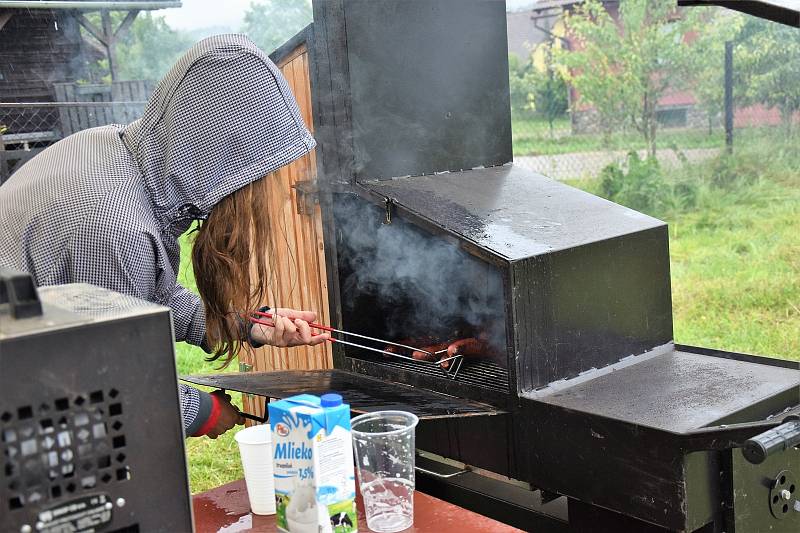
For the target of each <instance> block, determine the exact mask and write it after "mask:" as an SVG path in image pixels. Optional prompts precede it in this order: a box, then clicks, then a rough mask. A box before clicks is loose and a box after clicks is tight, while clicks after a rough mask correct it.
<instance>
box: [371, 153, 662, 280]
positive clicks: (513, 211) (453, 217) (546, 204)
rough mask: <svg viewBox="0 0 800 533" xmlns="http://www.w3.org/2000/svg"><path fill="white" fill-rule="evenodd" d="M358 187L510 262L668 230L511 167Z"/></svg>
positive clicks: (632, 212) (514, 166) (522, 169)
mask: <svg viewBox="0 0 800 533" xmlns="http://www.w3.org/2000/svg"><path fill="white" fill-rule="evenodd" d="M362 185H363V186H364V187H365V188H367V189H369V190H371V191H374V192H375V193H377V194H378V195H380V196H382V197H386V198H389V199H391V200H393V201H394V202H395V203H396V204H398V205H400V206H404V207H405V208H406V209H408V210H409V211H412V212H414V213H417V214H418V215H419V216H421V217H424V218H426V219H427V220H430V221H431V223H432V224H435V225H437V226H439V227H441V228H444V229H445V230H447V231H449V232H451V233H452V234H454V235H458V236H460V237H461V238H462V239H466V240H468V241H471V242H473V243H475V244H476V245H478V246H480V247H481V248H483V249H485V250H487V252H488V253H490V254H491V255H493V256H496V257H500V258H503V259H505V260H507V261H515V260H520V259H525V258H528V257H532V256H537V255H542V254H546V253H552V252H555V251H558V250H563V249H567V248H572V247H575V246H580V245H583V244H588V243H591V242H595V241H601V240H605V239H609V238H612V237H619V236H622V235H627V234H629V233H634V232H638V231H643V230H646V229H651V228H655V227H665V226H666V224H664V223H663V222H661V221H660V220H657V219H655V218H652V217H649V216H647V215H644V214H642V213H639V212H637V211H634V210H632V209H628V208H627V207H623V206H621V205H617V204H615V203H613V202H609V201H608V200H604V199H603V198H599V197H597V196H594V195H592V194H589V193H587V192H584V191H581V190H579V189H576V188H574V187H570V186H568V185H565V184H563V183H560V182H557V181H555V180H551V179H550V178H546V177H544V176H542V175H540V174H536V173H534V172H531V171H529V170H526V169H524V168H523V167H519V166H516V165H504V166H502V167H495V168H487V169H480V170H472V171H467V172H451V173H446V174H440V175H436V176H415V177H408V178H398V179H393V180H390V181H379V182H369V183H363V184H362ZM654 274H655V273H654Z"/></svg>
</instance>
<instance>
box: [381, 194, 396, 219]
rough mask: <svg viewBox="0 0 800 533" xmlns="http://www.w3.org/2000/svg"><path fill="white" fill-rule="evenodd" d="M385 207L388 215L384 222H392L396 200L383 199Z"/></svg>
mask: <svg viewBox="0 0 800 533" xmlns="http://www.w3.org/2000/svg"><path fill="white" fill-rule="evenodd" d="M383 207H384V209H385V210H386V217H385V218H384V220H383V223H384V224H391V223H392V210H393V209H394V200H392V199H391V198H386V199H384V200H383Z"/></svg>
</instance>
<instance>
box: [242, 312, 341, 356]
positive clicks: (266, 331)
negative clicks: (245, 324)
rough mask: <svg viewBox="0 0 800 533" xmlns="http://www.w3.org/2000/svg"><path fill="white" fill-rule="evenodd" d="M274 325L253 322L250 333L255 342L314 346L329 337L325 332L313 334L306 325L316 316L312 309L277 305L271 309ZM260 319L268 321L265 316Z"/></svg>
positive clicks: (273, 344) (275, 344) (272, 344)
mask: <svg viewBox="0 0 800 533" xmlns="http://www.w3.org/2000/svg"><path fill="white" fill-rule="evenodd" d="M269 312H270V313H272V322H273V323H274V324H275V327H270V326H265V325H263V324H253V329H252V330H251V331H250V335H251V336H252V337H253V339H254V340H255V341H257V342H260V343H262V344H269V345H271V346H281V347H282V346H315V345H317V344H320V343H323V342H325V341H326V340H328V339H329V338H330V335H328V334H327V333H321V334H314V333H312V332H311V328H310V327H309V326H308V323H309V322H313V321H314V320H316V318H317V314H316V313H314V312H313V311H297V310H295V309H286V308H284V307H279V308H277V309H271V310H270V311H269ZM262 320H264V321H269V320H270V319H269V318H267V317H262Z"/></svg>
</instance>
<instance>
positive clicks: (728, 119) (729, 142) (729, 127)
mask: <svg viewBox="0 0 800 533" xmlns="http://www.w3.org/2000/svg"><path fill="white" fill-rule="evenodd" d="M725 148H726V150H727V151H728V153H731V152H733V41H726V42H725Z"/></svg>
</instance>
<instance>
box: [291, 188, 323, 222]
mask: <svg viewBox="0 0 800 533" xmlns="http://www.w3.org/2000/svg"><path fill="white" fill-rule="evenodd" d="M292 189H294V190H295V194H297V214H298V215H309V216H311V215H313V214H314V208H315V206H317V205H318V204H319V187H317V182H316V180H306V181H297V182H295V184H294V185H292Z"/></svg>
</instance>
